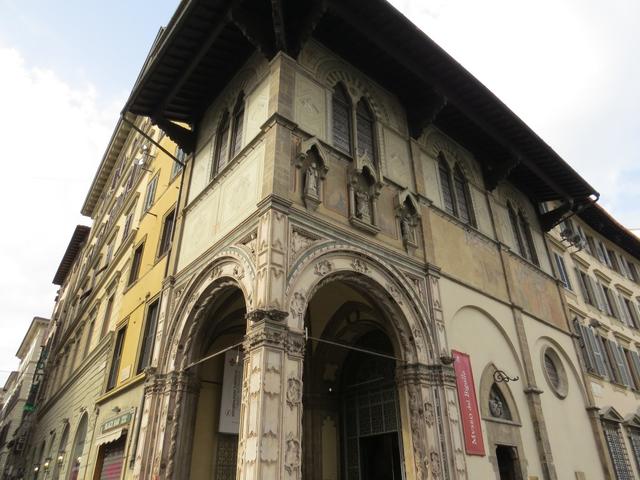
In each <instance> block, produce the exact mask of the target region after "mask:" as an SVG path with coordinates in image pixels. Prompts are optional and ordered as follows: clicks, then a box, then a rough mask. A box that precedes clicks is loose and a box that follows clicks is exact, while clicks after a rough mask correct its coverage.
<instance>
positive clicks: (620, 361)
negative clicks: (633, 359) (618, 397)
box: [610, 342, 633, 387]
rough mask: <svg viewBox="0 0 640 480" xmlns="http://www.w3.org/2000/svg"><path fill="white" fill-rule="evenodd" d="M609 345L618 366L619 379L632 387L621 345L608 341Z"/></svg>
mask: <svg viewBox="0 0 640 480" xmlns="http://www.w3.org/2000/svg"><path fill="white" fill-rule="evenodd" d="M610 345H611V349H612V351H613V355H614V357H615V360H616V364H617V366H618V371H619V372H620V381H621V382H622V383H623V384H624V385H626V386H628V387H633V381H632V380H631V372H629V366H628V365H627V359H626V358H625V355H624V351H623V350H622V347H621V346H620V345H618V344H617V343H615V342H610Z"/></svg>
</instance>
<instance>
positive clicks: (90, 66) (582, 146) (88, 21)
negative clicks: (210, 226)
mask: <svg viewBox="0 0 640 480" xmlns="http://www.w3.org/2000/svg"><path fill="white" fill-rule="evenodd" d="M391 3H393V4H394V5H395V6H396V8H398V9H399V10H401V11H402V12H403V13H404V14H405V15H406V16H407V17H409V18H410V19H411V20H412V21H413V22H414V23H415V24H416V25H418V26H419V27H420V28H421V29H422V30H423V31H425V33H427V35H429V36H430V37H431V38H432V39H433V40H435V41H436V42H437V43H438V44H439V45H440V46H441V47H443V48H444V49H445V50H446V51H447V52H448V53H449V54H451V55H452V56H453V57H454V58H455V59H456V60H457V61H458V62H459V63H461V64H462V65H463V66H464V67H466V68H467V69H468V70H469V71H470V72H471V73H473V74H474V75H475V76H476V77H477V78H478V79H479V80H480V81H481V82H482V83H484V84H485V85H486V86H487V87H488V88H489V89H490V90H492V91H493V92H494V93H495V94H496V95H497V96H498V97H499V98H500V99H501V100H502V101H503V102H504V103H505V104H506V105H507V106H509V107H510V108H511V109H512V110H513V111H514V112H515V113H516V114H517V115H518V116H520V118H522V119H523V120H524V121H525V122H526V123H527V124H528V125H529V126H530V127H531V128H533V130H534V131H535V132H536V133H538V135H539V136H540V137H541V138H542V139H543V140H545V141H546V142H547V143H548V144H549V145H550V146H551V147H552V148H554V149H555V150H556V151H557V152H558V153H559V154H560V155H561V156H562V157H563V158H564V159H565V160H566V161H567V162H568V163H569V164H571V165H572V166H573V168H574V169H576V170H577V171H578V172H579V173H580V174H581V175H582V176H584V177H585V178H586V179H587V181H588V182H590V183H591V185H592V186H593V187H595V188H596V190H598V191H599V192H600V193H601V198H600V203H601V205H603V206H604V207H605V208H606V209H608V210H609V211H610V212H611V213H613V214H614V215H615V216H616V218H618V220H619V221H621V222H622V223H623V224H624V225H626V226H627V227H628V228H640V189H638V188H637V184H638V183H639V182H640V162H638V160H637V157H638V152H640V145H639V143H640V134H639V131H640V119H639V118H640V117H639V115H638V112H640V88H638V85H640V61H638V58H637V49H638V46H640V2H637V0H609V1H608V2H603V1H601V0H599V1H593V0H537V1H536V2H532V1H524V0H484V1H482V2H478V1H477V0H392V1H391ZM177 5H178V1H177V0H153V1H152V0H136V1H131V0H129V1H125V0H111V1H110V2H103V1H98V0H65V1H64V2H51V1H48V0H0V111H1V113H2V114H1V115H0V144H1V145H2V149H1V158H2V162H3V173H4V179H5V184H4V185H3V187H2V188H0V202H1V204H2V205H3V206H4V214H5V221H4V228H3V231H4V235H0V268H1V269H2V273H3V274H2V275H1V276H0V322H1V323H0V384H2V383H4V381H5V379H6V377H7V375H8V374H9V371H11V370H13V369H16V368H17V366H18V361H17V359H16V358H15V352H16V351H17V349H18V346H19V345H20V342H21V341H22V338H23V336H24V334H25V332H26V329H27V328H28V325H29V323H30V322H31V319H32V318H33V317H34V316H44V317H47V318H48V317H49V316H50V315H51V310H52V308H53V304H54V299H55V295H56V290H57V287H56V286H55V285H52V283H51V281H52V279H53V276H54V274H55V272H56V269H57V268H58V265H59V263H60V260H61V259H62V256H63V254H64V251H65V249H66V247H67V244H68V242H69V240H70V238H71V234H72V233H73V230H74V228H75V226H76V225H77V224H90V219H88V218H85V217H82V216H81V215H80V209H81V207H82V204H83V202H84V199H85V197H86V194H87V192H88V189H89V187H90V185H91V181H92V179H93V176H94V173H95V171H96V169H97V167H98V165H99V163H100V160H101V158H102V154H103V153H104V150H105V148H106V146H107V142H108V140H109V137H110V135H111V133H112V131H113V128H114V127H115V124H116V121H117V118H118V115H119V112H120V110H121V108H122V106H123V105H124V102H125V100H126V98H127V96H128V92H129V91H130V89H131V87H132V85H133V82H134V80H135V78H136V76H137V74H138V72H139V69H140V67H141V66H142V63H143V61H144V59H145V57H146V54H147V51H148V49H149V48H150V46H151V44H152V42H153V40H154V38H155V36H156V34H157V32H158V29H159V28H160V26H162V25H165V24H166V23H167V22H168V20H169V18H170V17H171V14H172V13H173V11H174V9H175V8H176V6H177Z"/></svg>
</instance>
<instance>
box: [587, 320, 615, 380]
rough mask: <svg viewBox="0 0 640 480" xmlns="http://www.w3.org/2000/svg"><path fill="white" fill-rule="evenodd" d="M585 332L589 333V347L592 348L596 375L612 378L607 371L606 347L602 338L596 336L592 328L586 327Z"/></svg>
mask: <svg viewBox="0 0 640 480" xmlns="http://www.w3.org/2000/svg"><path fill="white" fill-rule="evenodd" d="M585 331H586V332H587V338H588V339H589V346H590V347H591V352H592V353H593V358H594V361H595V366H596V373H598V374H599V375H602V376H603V377H607V376H610V373H609V372H608V369H607V362H606V360H605V353H604V347H603V345H602V341H601V340H600V336H599V335H596V334H595V333H594V332H593V330H592V329H591V328H590V327H585Z"/></svg>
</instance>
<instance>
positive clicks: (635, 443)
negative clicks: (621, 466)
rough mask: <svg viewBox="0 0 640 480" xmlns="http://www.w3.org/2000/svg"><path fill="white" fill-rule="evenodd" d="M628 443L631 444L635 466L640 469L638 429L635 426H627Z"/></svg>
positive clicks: (639, 436)
mask: <svg viewBox="0 0 640 480" xmlns="http://www.w3.org/2000/svg"><path fill="white" fill-rule="evenodd" d="M629 443H630V444H631V451H632V452H633V458H634V459H635V461H636V468H637V469H638V471H640V429H639V428H636V427H629Z"/></svg>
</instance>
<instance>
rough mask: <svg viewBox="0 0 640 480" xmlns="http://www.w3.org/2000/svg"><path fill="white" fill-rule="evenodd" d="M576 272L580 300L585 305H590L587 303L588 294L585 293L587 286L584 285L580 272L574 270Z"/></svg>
mask: <svg viewBox="0 0 640 480" xmlns="http://www.w3.org/2000/svg"><path fill="white" fill-rule="evenodd" d="M574 270H575V272H576V278H577V279H578V285H579V286H580V291H581V292H582V298H583V299H584V301H585V302H586V303H591V302H590V301H589V292H588V291H587V286H586V284H585V283H584V277H583V276H582V272H581V271H580V270H578V269H577V268H574Z"/></svg>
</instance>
